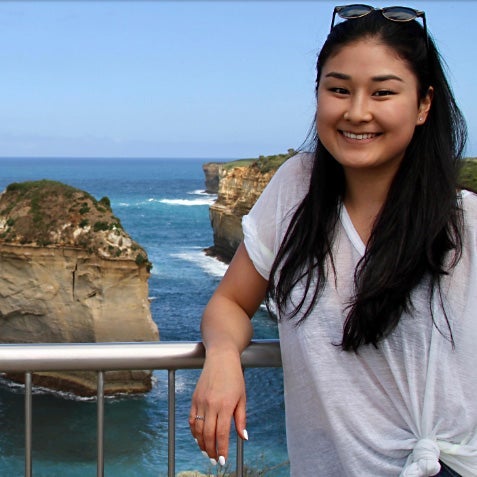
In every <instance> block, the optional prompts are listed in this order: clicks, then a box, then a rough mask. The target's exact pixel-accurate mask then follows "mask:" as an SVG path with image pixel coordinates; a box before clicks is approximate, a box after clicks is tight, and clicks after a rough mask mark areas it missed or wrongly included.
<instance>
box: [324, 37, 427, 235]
mask: <svg viewBox="0 0 477 477" xmlns="http://www.w3.org/2000/svg"><path fill="white" fill-rule="evenodd" d="M393 53H394V52H393V50H392V49H391V48H390V47H388V46H386V45H383V44H382V42H380V41H378V40H376V39H364V40H362V41H358V42H356V43H353V44H352V45H350V46H348V47H347V48H345V49H342V50H341V51H339V52H338V53H337V54H335V55H334V56H332V57H331V58H330V59H329V60H328V61H327V62H326V64H325V66H324V68H323V71H322V78H323V79H322V80H321V81H320V84H319V86H318V94H317V98H318V105H317V118H316V123H317V128H318V130H317V133H318V136H319V138H320V140H321V141H322V142H323V144H325V145H326V148H327V150H328V152H329V153H330V154H331V155H332V156H333V157H334V159H335V160H336V161H338V162H339V163H340V164H341V166H342V167H343V170H344V173H345V174H346V181H347V191H346V197H345V205H346V206H347V209H348V211H350V209H356V207H353V200H354V199H355V198H357V199H358V200H359V192H360V190H361V189H362V187H363V182H362V181H363V170H365V171H364V172H365V173H366V178H367V179H368V180H372V181H373V190H374V191H375V195H374V197H370V196H368V197H367V199H368V200H369V201H370V202H371V201H372V202H374V203H375V204H376V206H377V210H379V208H380V204H382V202H383V201H384V199H385V195H386V193H387V190H388V189H389V185H390V183H391V181H392V179H393V177H394V175H395V173H396V171H397V170H398V168H399V166H400V164H401V161H402V159H403V158H404V153H405V151H406V148H407V146H408V144H409V143H410V142H411V139H412V137H413V134H414V130H415V127H416V125H421V124H424V122H425V120H426V118H427V114H428V112H429V108H430V105H431V96H432V87H430V88H429V90H428V92H427V93H426V95H425V96H424V97H423V98H420V97H419V84H418V80H417V78H416V76H415V75H414V73H413V72H412V70H411V69H410V68H409V67H408V66H407V64H406V63H405V62H403V61H402V60H401V59H400V58H399V57H398V56H396V55H395V54H393ZM354 58H361V60H360V62H359V63H357V62H356V61H352V59H354ZM356 174H358V175H356ZM377 177H379V179H380V183H381V185H382V187H381V188H380V189H378V188H376V187H375V186H374V182H375V179H376V178H377ZM356 179H358V180H357V181H356ZM376 206H375V208H376ZM358 208H359V207H358ZM368 210H369V209H368ZM377 210H376V212H377ZM371 228H372V223H368V224H367V225H366V224H365V228H364V230H362V231H361V230H358V232H359V233H360V235H361V236H362V238H363V240H365V241H367V240H368V238H369V234H370V232H371Z"/></svg>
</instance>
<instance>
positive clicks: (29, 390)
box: [25, 372, 32, 477]
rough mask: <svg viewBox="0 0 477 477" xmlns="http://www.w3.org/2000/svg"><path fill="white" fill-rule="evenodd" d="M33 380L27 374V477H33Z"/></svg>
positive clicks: (29, 374)
mask: <svg viewBox="0 0 477 477" xmlns="http://www.w3.org/2000/svg"><path fill="white" fill-rule="evenodd" d="M31 434H32V379H31V373H29V372H28V373H25V477H31V471H32V465H31V464H32V459H31Z"/></svg>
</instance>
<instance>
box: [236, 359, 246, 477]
mask: <svg viewBox="0 0 477 477" xmlns="http://www.w3.org/2000/svg"><path fill="white" fill-rule="evenodd" d="M242 373H243V374H244V376H245V369H244V368H243V367H242ZM236 461H237V463H236V467H235V475H236V476H237V477H243V440H242V439H241V438H240V436H239V435H237V456H236Z"/></svg>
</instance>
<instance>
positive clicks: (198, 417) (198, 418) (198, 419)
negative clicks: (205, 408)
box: [195, 416, 205, 421]
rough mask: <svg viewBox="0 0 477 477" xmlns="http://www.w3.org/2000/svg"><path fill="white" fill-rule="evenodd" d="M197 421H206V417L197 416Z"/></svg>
mask: <svg viewBox="0 0 477 477" xmlns="http://www.w3.org/2000/svg"><path fill="white" fill-rule="evenodd" d="M195 420H196V421H205V417H204V416H195Z"/></svg>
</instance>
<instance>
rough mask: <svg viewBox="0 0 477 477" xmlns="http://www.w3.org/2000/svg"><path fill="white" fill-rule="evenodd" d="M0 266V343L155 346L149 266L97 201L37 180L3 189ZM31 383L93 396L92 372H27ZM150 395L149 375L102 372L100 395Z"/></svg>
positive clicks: (106, 201) (106, 204) (106, 207)
mask: <svg viewBox="0 0 477 477" xmlns="http://www.w3.org/2000/svg"><path fill="white" fill-rule="evenodd" d="M0 260H1V265H2V271H1V273H0V342H1V343H64V342H77V343H85V342H107V341H157V340H158V339H159V332H158V329H157V326H156V324H155V323H154V322H153V320H152V317H151V312H150V307H149V300H148V282H147V281H148V278H149V272H150V267H151V264H150V262H149V260H148V258H147V254H146V252H145V250H144V249H143V248H142V247H141V246H140V245H139V244H137V243H136V242H135V241H134V240H132V239H131V237H130V236H129V235H128V234H127V232H126V231H125V230H124V229H123V228H122V226H121V223H120V221H119V219H117V218H116V217H115V216H114V215H113V212H112V210H111V206H110V202H109V199H108V198H106V197H104V198H103V199H101V200H99V201H97V200H96V199H95V198H94V197H92V196H91V195H90V194H88V193H86V192H84V191H81V190H79V189H75V188H73V187H70V186H67V185H65V184H62V183H59V182H54V181H47V180H43V181H35V182H23V183H13V184H10V185H9V186H8V187H7V188H6V190H5V191H4V192H3V193H2V195H1V196H0ZM9 377H10V378H12V379H19V380H21V376H15V375H9ZM33 382H34V383H35V384H38V385H42V386H46V387H50V388H54V389H59V390H66V391H71V392H74V393H76V394H80V395H92V394H95V392H96V377H95V374H94V373H86V372H84V373H73V372H68V373H35V374H34V376H33ZM150 388H151V373H150V371H134V372H129V371H124V372H108V373H106V383H105V392H106V393H107V394H112V393H118V392H125V393H133V392H144V391H147V390H149V389H150Z"/></svg>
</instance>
